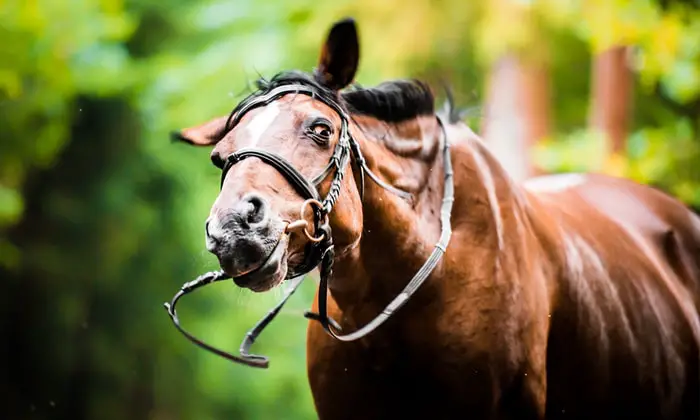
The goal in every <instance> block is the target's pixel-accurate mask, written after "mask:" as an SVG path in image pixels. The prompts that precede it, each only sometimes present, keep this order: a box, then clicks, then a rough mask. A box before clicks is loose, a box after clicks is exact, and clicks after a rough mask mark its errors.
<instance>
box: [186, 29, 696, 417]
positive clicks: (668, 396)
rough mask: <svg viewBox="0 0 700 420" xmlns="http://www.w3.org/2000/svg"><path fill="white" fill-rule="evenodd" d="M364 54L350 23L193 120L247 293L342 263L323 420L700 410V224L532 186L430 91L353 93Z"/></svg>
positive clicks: (310, 359) (594, 178)
mask: <svg viewBox="0 0 700 420" xmlns="http://www.w3.org/2000/svg"><path fill="white" fill-rule="evenodd" d="M358 61H359V42H358V36H357V31H356V27H355V24H354V22H353V21H352V20H350V19H346V20H342V21H339V22H337V23H336V24H335V25H334V26H333V27H332V29H331V31H330V32H329V34H328V38H327V39H326V41H325V43H324V44H323V48H322V50H321V54H320V60H319V64H318V67H317V68H316V69H315V71H314V72H313V73H312V74H307V73H302V72H284V73H280V74H278V75H277V76H275V77H274V78H272V79H271V80H269V81H261V82H260V83H259V91H257V92H255V93H253V94H252V95H251V96H250V97H248V98H246V99H245V100H244V101H243V102H241V104H239V105H238V106H237V107H236V109H235V110H234V111H233V113H231V115H230V116H223V117H219V118H216V119H213V120H212V121H209V122H206V123H204V124H202V125H199V126H195V127H191V128H187V129H184V130H182V131H180V132H179V137H180V138H181V139H183V140H185V141H187V142H189V143H191V144H194V145H199V146H213V150H212V153H211V159H212V161H213V163H214V164H215V165H216V166H218V167H220V168H222V169H224V174H223V177H222V184H221V192H220V194H219V196H218V197H217V198H216V200H215V202H214V204H213V206H212V208H211V213H210V215H209V217H208V218H207V220H206V227H205V232H206V245H207V249H208V250H209V251H211V252H212V253H213V254H214V255H216V256H217V257H218V259H219V262H220V265H221V267H222V269H223V270H224V271H225V272H226V273H228V275H230V276H232V277H233V278H234V282H235V283H236V284H237V285H238V286H240V287H244V288H248V289H250V290H253V291H256V292H264V291H267V290H269V289H271V288H274V287H276V286H278V285H279V284H281V283H282V282H283V281H284V280H285V279H286V278H289V277H291V276H292V275H296V274H299V273H303V272H307V271H308V270H310V269H311V268H313V267H314V266H315V264H318V263H319V261H321V258H325V259H326V260H328V261H326V262H327V265H322V267H326V270H325V271H324V273H325V274H324V276H322V277H323V278H325V279H326V280H327V283H326V284H325V285H324V284H323V282H322V285H321V286H323V287H320V289H319V290H320V292H319V293H320V295H318V294H317V303H314V305H313V309H314V310H319V309H320V313H319V317H318V318H316V319H312V320H311V321H309V322H310V323H309V327H308V335H307V369H308V377H309V383H310V386H311V391H312V394H313V398H314V402H315V407H316V411H317V413H318V416H319V418H321V419H389V418H436V419H458V418H459V419H461V418H474V419H487V418H488V419H542V418H577V419H593V418H595V419H613V418H623V417H624V418H644V419H693V420H696V419H698V418H699V417H700V386H699V379H700V366H699V364H698V360H699V358H698V356H699V351H700V316H699V314H698V308H699V306H700V220H699V218H698V217H697V216H696V215H694V214H692V213H691V212H690V211H689V210H688V209H687V208H686V207H685V206H684V205H683V204H682V203H680V202H679V201H677V200H675V199H674V198H671V197H669V196H667V195H665V194H663V193H661V192H659V191H657V190H654V189H652V188H650V187H646V186H643V185H639V184H636V183H634V182H631V181H628V180H624V179H618V178H612V177H609V176H603V175H594V174H567V175H552V176H547V177H542V178H535V179H532V180H530V181H527V182H525V183H523V184H516V183H515V182H514V181H513V180H512V179H511V178H509V176H508V175H507V173H506V171H505V170H504V169H503V167H502V166H501V165H500V164H499V162H498V161H497V160H496V159H495V158H494V156H493V154H492V153H490V152H489V150H488V149H487V147H486V146H485V145H484V143H483V142H482V140H481V139H480V138H479V137H478V136H477V135H475V134H474V133H473V132H472V131H471V130H470V129H469V128H468V127H467V126H466V125H465V124H464V123H463V122H461V121H459V118H458V112H457V111H456V110H455V109H453V108H449V109H447V110H446V111H445V112H444V113H440V112H436V111H435V109H434V98H433V94H432V92H431V90H430V89H429V88H428V86H427V85H425V84H424V83H421V82H419V81H415V80H397V81H389V82H385V83H382V84H380V85H378V86H376V87H372V88H360V87H357V86H354V85H352V81H353V79H354V76H355V72H356V69H357V64H358ZM300 93H301V94H300ZM311 180H313V182H312V181H311ZM314 197H315V198H314ZM321 197H325V199H321ZM450 232H451V236H450ZM330 239H332V246H328V247H327V248H324V250H321V251H320V252H318V253H317V254H318V255H317V256H318V258H316V259H315V260H314V259H313V258H311V259H310V257H309V256H310V255H312V254H313V255H316V254H314V252H315V251H314V250H316V248H314V244H316V243H319V242H322V241H327V240H330ZM436 244H438V245H436ZM329 250H332V253H331V254H328V252H329ZM442 252H444V255H443V254H442ZM329 255H330V257H329ZM436 255H437V257H435V256H436ZM426 260H428V261H430V266H429V267H428V268H426V266H427V265H428V264H427V263H426ZM309 261H312V263H309ZM324 264H325V263H324ZM331 264H332V269H331V268H330V266H331ZM300 267H303V268H304V269H302V268H300ZM417 272H418V274H416V273H417ZM421 276H422V277H425V283H424V284H422V286H420V288H418V287H417V285H420V283H421V281H422V279H419V280H420V281H415V282H414V281H411V284H410V285H409V286H410V287H407V284H408V282H409V279H412V278H413V279H414V280H415V279H416V278H418V277H421ZM326 277H327V278H326ZM326 287H327V288H328V291H326ZM409 289H410V293H408V292H407V290H409ZM415 289H417V290H415ZM414 291H415V293H414V294H412V293H413V292H414ZM326 293H327V295H326ZM411 294H412V295H411ZM324 298H327V301H326V299H324ZM392 299H393V300H392ZM390 302H391V304H389V306H387V304H388V303H390ZM319 303H320V304H321V305H320V306H321V307H319ZM401 305H403V306H402V307H401V308H400V309H398V308H399V307H400V306H401ZM397 309H398V310H397ZM324 312H327V313H328V314H330V315H329V317H326V318H324ZM389 315H391V316H389ZM378 316H379V318H378ZM331 317H332V319H334V320H336V322H337V323H338V324H339V325H338V326H337V328H330V327H329V321H328V320H329V319H331ZM319 319H321V320H323V319H326V321H325V322H318V321H319ZM377 319H380V321H381V322H375V320H377ZM368 324H369V325H371V328H367V327H366V326H367V325H368ZM380 324H381V325H380ZM363 328H365V329H364V330H362V329H363ZM358 329H360V330H362V331H364V332H363V334H360V335H358V336H355V337H353V339H337V338H336V337H337V336H339V334H340V333H341V332H342V333H348V334H352V332H353V331H357V330H358Z"/></svg>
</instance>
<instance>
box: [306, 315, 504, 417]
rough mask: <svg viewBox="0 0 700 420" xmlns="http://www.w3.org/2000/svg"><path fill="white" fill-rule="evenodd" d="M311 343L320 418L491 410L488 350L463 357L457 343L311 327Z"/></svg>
mask: <svg viewBox="0 0 700 420" xmlns="http://www.w3.org/2000/svg"><path fill="white" fill-rule="evenodd" d="M319 333H322V334H325V333H324V332H322V331H319ZM309 344H310V345H311V346H310V347H309V372H308V373H309V381H310V385H311V389H312V393H313V396H314V400H315V403H316V407H317V410H318V413H319V417H320V418H321V419H325V418H333V419H342V418H363V419H365V418H395V417H401V418H419V417H425V416H430V418H460V417H461V416H462V415H463V414H465V413H471V415H472V416H475V417H474V418H480V417H490V416H491V415H492V414H493V410H494V404H493V402H494V400H495V399H496V398H497V397H496V392H497V388H498V386H497V385H496V382H497V379H496V378H495V376H494V371H493V369H489V366H488V363H489V361H488V360H487V358H485V357H483V356H484V355H482V356H481V357H477V356H475V357H474V358H473V359H470V358H469V357H467V358H465V350H464V348H462V347H461V346H459V345H455V344H450V343H446V342H442V341H433V342H430V341H428V342H426V341H425V340H421V341H420V342H412V341H408V339H406V338H394V339H393V340H390V339H382V338H374V339H372V340H370V339H366V340H361V341H359V342H353V343H341V342H335V341H332V340H330V339H326V338H325V337H323V336H316V334H314V331H313V327H312V329H311V330H310V342H309ZM466 355H469V354H466ZM348 410H350V411H348ZM479 413H481V414H483V415H482V416H480V415H479Z"/></svg>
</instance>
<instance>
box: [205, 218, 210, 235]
mask: <svg viewBox="0 0 700 420" xmlns="http://www.w3.org/2000/svg"><path fill="white" fill-rule="evenodd" d="M204 233H205V234H206V235H207V238H211V233H209V220H207V221H206V223H204Z"/></svg>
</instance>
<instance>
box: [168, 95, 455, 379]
mask: <svg viewBox="0 0 700 420" xmlns="http://www.w3.org/2000/svg"><path fill="white" fill-rule="evenodd" d="M289 93H296V94H305V95H308V96H311V97H313V98H315V99H318V100H321V101H322V102H323V103H325V104H326V105H328V106H329V107H330V108H332V109H333V110H334V111H335V112H337V113H338V115H339V116H340V119H341V127H340V134H339V138H338V143H337V145H336V147H335V150H334V151H333V155H332V157H331V159H330V162H329V163H328V165H326V167H325V168H324V169H323V171H321V173H320V174H319V175H317V176H316V177H314V178H313V179H312V181H308V180H307V178H306V177H305V176H304V175H302V174H301V173H300V172H299V171H298V170H297V169H296V168H294V166H293V165H292V164H291V163H290V162H288V161H287V160H286V159H284V158H283V157H281V156H279V155H277V154H275V153H272V152H268V151H266V150H261V149H255V148H244V149H240V150H238V151H236V152H234V153H232V154H231V155H229V156H228V157H227V159H226V163H225V165H224V168H223V170H222V173H221V186H222V187H223V184H224V180H225V179H226V175H227V174H228V172H229V170H230V169H231V167H233V165H235V164H236V163H238V162H240V161H242V160H244V159H246V158H248V157H256V158H258V159H260V160H262V161H263V162H264V163H267V164H268V165H270V166H272V167H274V168H275V169H277V171H279V172H280V173H281V174H282V175H283V176H284V177H285V178H286V179H287V181H288V182H289V183H290V184H292V186H293V187H294V188H295V190H296V191H297V193H298V194H300V195H301V196H302V197H303V198H304V199H305V201H304V202H303V204H302V206H301V209H300V211H299V220H296V221H291V222H289V223H288V224H287V227H286V228H285V234H289V233H291V232H298V231H301V232H302V233H303V234H304V235H305V236H306V238H307V239H308V240H309V242H308V243H307V245H306V249H305V258H304V261H303V262H302V263H301V264H299V265H298V266H296V267H290V268H289V270H288V272H287V276H286V279H287V280H289V281H290V285H289V288H288V289H287V292H286V293H285V296H284V297H283V298H282V300H281V301H280V302H279V303H278V304H277V305H276V306H275V307H274V308H272V309H271V310H270V311H269V312H268V313H267V314H266V315H265V316H264V317H263V318H262V319H261V320H260V321H259V322H258V323H257V324H255V326H254V327H253V328H252V329H251V330H250V331H248V333H247V334H246V336H245V337H244V339H243V342H242V343H241V346H240V348H239V353H240V354H239V355H238V356H236V355H233V354H230V353H227V352H225V351H223V350H219V349H217V348H215V347H212V346H210V345H208V344H206V343H204V342H203V341H201V340H199V339H197V338H196V337H194V336H193V335H191V334H190V333H188V332H187V331H185V330H184V329H183V328H182V326H181V325H180V320H179V318H178V316H177V312H176V310H175V305H176V304H177V302H178V300H179V299H180V298H181V297H182V296H184V295H186V294H187V293H190V292H192V291H194V290H196V289H198V288H200V287H202V286H205V285H207V284H209V283H213V282H217V281H222V280H226V279H230V278H231V276H229V275H228V274H226V273H224V272H223V271H214V272H210V273H206V274H203V275H201V276H200V277H198V278H197V279H195V280H193V281H191V282H188V283H185V284H184V285H183V286H182V288H181V289H180V291H178V292H177V294H175V296H174V297H173V299H172V300H171V301H170V302H169V303H165V304H164V307H165V309H166V310H167V312H168V315H170V318H171V320H172V321H173V324H174V325H175V327H176V328H177V329H178V330H179V331H180V332H181V333H182V334H183V335H184V336H185V337H186V338H187V339H189V340H190V341H191V342H193V343H194V344H196V345H197V346H199V347H201V348H203V349H205V350H208V351H211V352H213V353H215V354H218V355H219V356H222V357H224V358H226V359H228V360H230V361H233V362H236V363H241V364H244V365H247V366H251V367H257V368H267V367H268V366H269V360H268V358H267V357H265V356H260V355H255V354H251V353H250V348H251V346H252V345H253V343H254V342H255V340H256V339H257V337H258V336H259V335H260V333H262V331H263V329H264V328H265V327H266V326H267V325H268V324H269V323H270V322H271V321H272V320H273V319H274V318H275V317H276V316H277V314H278V313H279V312H280V310H281V309H282V307H283V306H284V304H285V303H286V302H287V300H289V298H290V297H291V296H292V294H294V292H295V291H296V289H297V288H298V287H299V285H300V284H301V282H302V280H303V279H304V277H303V276H304V275H305V274H307V273H308V272H310V271H311V270H313V269H314V268H316V267H318V266H319V264H320V267H319V272H320V278H321V281H320V284H319V293H318V307H319V313H318V314H315V313H312V312H306V313H305V314H304V316H305V317H306V318H308V319H310V320H314V321H317V322H319V323H320V324H321V325H322V326H323V328H324V330H325V331H326V332H327V333H328V334H330V335H331V336H333V337H335V338H336V339H338V340H341V341H353V340H357V339H359V338H362V337H364V336H366V335H367V334H369V333H371V332H372V331H374V330H375V329H376V328H377V327H378V326H379V325H381V324H382V323H384V321H386V320H387V319H388V318H389V317H390V316H391V315H392V314H393V313H394V312H395V311H396V310H398V309H399V308H400V307H401V306H403V304H405V303H406V301H408V299H409V298H410V297H411V295H413V293H415V291H416V290H417V289H418V288H419V287H420V286H421V284H423V282H424V281H425V280H426V279H427V278H428V277H429V276H430V273H431V272H432V271H433V270H434V269H435V266H436V265H437V263H438V261H439V260H440V258H441V257H442V255H443V254H444V252H445V249H446V248H447V245H448V243H449V240H450V236H451V234H452V229H451V224H450V215H451V211H452V202H453V201H454V185H453V179H452V163H451V160H450V153H449V144H448V141H447V136H446V133H445V127H444V125H443V122H442V120H441V119H440V117H438V123H439V124H440V127H441V128H442V132H443V136H442V137H443V143H444V145H443V160H444V170H445V186H444V196H443V201H442V210H441V212H440V221H441V224H442V233H441V235H440V240H439V242H438V243H437V244H436V245H435V249H434V250H433V253H432V254H431V255H430V257H429V258H428V260H427V261H426V262H425V264H424V265H423V267H422V268H421V269H420V270H419V271H418V273H416V275H415V276H414V277H413V279H412V280H411V281H410V282H409V283H408V285H407V286H406V287H405V288H404V290H403V291H402V292H401V293H399V295H398V296H396V298H394V300H393V301H391V302H390V303H389V305H387V307H386V308H385V309H384V310H383V311H382V312H381V313H380V314H379V315H378V316H377V317H376V318H375V319H373V320H372V321H370V322H369V323H368V324H367V325H365V326H364V327H362V328H360V329H359V330H357V331H354V332H352V333H349V334H347V335H340V334H339V331H341V330H342V329H341V327H340V325H339V324H338V323H337V322H336V321H334V320H333V319H332V318H331V317H329V316H328V305H327V294H328V281H329V279H330V277H331V276H332V275H333V259H334V256H335V250H334V247H333V236H332V232H331V227H330V224H329V221H328V214H329V213H330V212H331V211H332V210H333V207H334V206H335V203H336V201H337V200H338V197H339V195H340V189H341V185H342V181H343V177H344V175H345V170H346V168H347V165H348V163H349V161H350V159H351V157H352V158H353V160H354V162H355V164H356V165H357V167H358V168H359V172H360V187H359V190H360V197H361V198H362V197H363V196H364V176H365V174H367V175H368V176H369V177H370V178H371V179H372V180H373V181H374V182H375V183H376V184H377V185H379V186H380V187H382V188H384V189H386V190H388V191H390V192H392V193H394V194H396V195H398V196H400V197H402V198H404V199H409V198H411V197H412V195H411V194H410V193H408V192H406V191H402V190H399V189H397V188H395V187H393V186H391V185H389V184H387V183H385V182H384V181H382V180H381V179H379V177H377V175H376V174H374V173H373V172H372V171H371V170H370V169H369V167H368V166H367V163H366V161H365V159H364V156H363V155H362V152H361V150H360V146H359V144H358V143H357V141H355V139H354V138H352V136H350V133H349V130H348V121H349V117H348V115H347V113H346V112H345V110H344V109H342V108H341V107H340V105H339V104H337V103H336V102H335V101H332V100H329V99H327V98H325V97H324V96H323V95H320V94H319V93H318V92H316V91H315V90H314V89H313V88H311V87H310V86H306V85H281V86H278V87H275V88H273V89H271V90H270V91H269V92H267V93H264V94H255V95H252V96H251V97H249V99H247V100H246V101H245V102H244V103H242V104H241V105H240V106H239V107H237V109H236V111H235V112H234V113H232V114H231V116H230V117H229V120H228V121H227V123H226V127H227V128H228V129H230V128H232V127H234V126H235V125H236V124H237V123H238V121H240V119H241V117H242V116H243V115H244V114H245V113H246V112H248V111H250V110H251V109H253V108H255V107H258V106H264V105H267V104H269V103H270V102H273V101H275V100H277V99H278V98H280V97H281V96H283V95H286V94H289ZM330 174H333V180H332V182H331V185H330V188H329V190H328V193H327V195H326V197H325V198H323V199H321V196H320V194H319V192H318V189H317V186H318V185H319V184H320V183H321V182H322V181H323V180H325V179H326V178H327V177H328V176H329V175H330ZM309 212H310V213H311V215H312V216H313V233H312V232H310V231H309V227H310V226H309V225H310V224H309V222H308V221H307V219H306V217H307V216H308V215H309Z"/></svg>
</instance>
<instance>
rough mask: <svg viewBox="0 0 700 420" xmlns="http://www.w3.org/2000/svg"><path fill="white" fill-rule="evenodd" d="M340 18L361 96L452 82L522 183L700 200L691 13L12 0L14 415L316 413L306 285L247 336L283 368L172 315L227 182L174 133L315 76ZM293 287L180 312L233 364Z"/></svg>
mask: <svg viewBox="0 0 700 420" xmlns="http://www.w3.org/2000/svg"><path fill="white" fill-rule="evenodd" d="M345 16H353V17H355V18H356V20H357V23H358V26H359V30H360V37H361V62H360V70H359V74H358V76H357V82H358V83H360V84H362V85H373V84H376V83H379V82H381V81H383V80H386V79H388V78H396V77H420V78H422V79H425V80H427V81H429V82H430V83H431V84H432V86H433V87H434V88H435V90H436V94H437V95H438V96H439V97H440V98H443V97H444V95H443V93H442V92H443V91H442V84H443V83H447V84H448V85H450V86H451V87H452V88H453V90H454V93H455V97H456V99H457V102H458V103H459V104H460V105H461V106H462V107H464V108H465V109H466V110H467V113H466V115H465V121H467V122H469V124H470V125H471V126H472V127H473V129H474V130H475V131H477V132H479V133H481V134H482V135H483V136H484V138H485V141H486V142H488V144H489V145H490V146H491V147H492V149H493V151H494V152H495V153H496V154H497V155H498V157H499V159H501V161H502V162H503V164H504V166H505V167H506V168H507V169H508V171H509V172H510V173H511V174H512V176H513V177H515V178H516V179H524V178H526V177H528V176H531V175H533V174H537V173H545V172H558V171H597V172H607V173H612V174H617V175H621V176H626V177H631V178H634V179H637V180H639V181H641V182H644V183H647V184H652V185H655V186H657V187H659V188H662V189H664V190H666V191H668V192H670V193H672V194H674V195H676V196H677V197H679V198H681V199H682V200H683V201H685V202H686V203H687V204H688V205H691V206H695V208H698V207H700V167H699V166H698V165H700V142H699V141H698V138H699V134H698V129H699V127H700V118H699V114H700V42H699V41H698V40H700V4H699V3H698V2H697V1H695V2H693V1H687V2H680V1H660V0H659V1H650V0H634V1H617V0H590V1H583V0H581V1H573V0H549V1H524V0H520V1H516V0H481V1H464V0H443V1H427V0H415V1H410V2H409V1H405V0H402V1H397V0H381V1H380V0H354V1H340V0H334V1H327V2H319V1H317V0H314V1H311V0H297V1H289V0H268V1H262V0H261V1H255V2H254V1H251V0H219V1H210V0H205V1H192V0H190V1H185V0H157V1H156V0H138V1H136V0H125V1H122V0H4V1H0V130H1V131H0V139H1V143H0V145H1V147H0V276H1V281H2V284H1V286H2V288H1V289H0V311H1V312H0V325H1V326H2V327H1V328H2V330H1V331H0V334H1V337H2V339H1V343H2V353H0V359H1V360H2V362H1V363H2V367H1V368H0V372H1V374H2V380H1V381H0V398H2V399H3V400H4V401H2V403H1V404H0V407H1V408H0V417H2V418H6V419H105V420H106V419H154V420H166V419H196V420H206V419H312V418H315V414H314V410H313V403H312V400H311V395H310V392H309V387H308V383H307V379H306V360H305V330H306V322H305V320H304V319H303V317H302V312H303V310H304V309H307V308H309V307H310V304H311V299H312V296H313V291H314V287H315V283H314V282H313V281H307V282H306V283H305V285H304V287H303V288H302V290H300V292H299V293H298V294H297V295H295V296H294V298H293V300H292V301H291V302H290V304H289V305H288V307H287V309H285V311H284V312H283V313H282V314H281V315H280V316H279V318H278V319H277V320H276V321H275V322H274V323H273V325H272V326H271V327H270V328H269V329H268V330H266V332H265V334H264V335H263V337H262V338H261V339H260V341H259V342H258V343H256V345H255V347H254V349H255V351H256V352H260V353H263V354H267V355H269V356H270V357H271V366H270V369H269V370H255V369H251V368H248V367H244V366H238V365H234V364H232V363H230V362H228V361H226V360H224V359H222V358H219V357H217V356H215V355H212V354H210V353H208V352H204V351H202V350H200V349H198V348H196V347H195V346H193V345H192V344H190V343H189V342H188V341H186V340H185V339H184V338H183V337H182V336H181V335H180V334H179V333H178V332H177V331H176V330H175V329H174V328H173V326H172V325H171V323H170V320H169V319H168V317H167V315H166V312H165V311H164V309H163V307H162V303H163V302H164V301H166V300H169V299H170V298H171V296H172V294H173V293H174V292H175V291H176V290H177V289H178V288H179V287H180V285H181V284H182V283H183V282H185V281H188V280H190V279H192V278H194V277H195V276H196V275H198V274H200V273H202V272H204V271H208V270H213V269H217V268H218V267H217V264H216V260H215V258H214V257H213V256H212V255H210V254H208V253H207V252H206V251H205V249H204V234H203V225H204V220H205V218H206V216H207V214H208V211H209V206H210V205H211V203H212V202H213V200H214V199H215V197H216V195H217V193H218V185H219V176H220V172H219V171H218V170H217V169H216V168H215V167H213V166H212V165H211V163H210V161H209V157H208V154H209V150H205V149H194V148H191V147H188V146H186V145H183V144H174V143H171V142H170V140H169V137H168V133H169V132H170V131H171V130H173V129H178V128H182V127H186V126H189V125H194V124H198V123H200V122H202V121H204V120H206V119H209V118H211V117H214V116H218V115H223V114H226V113H228V112H229V111H230V110H231V109H232V108H233V107H234V106H235V104H236V103H237V102H238V101H239V100H240V99H242V98H243V96H244V95H246V94H247V93H248V92H250V89H251V87H252V85H253V83H254V81H255V79H256V78H258V77H259V76H265V77H270V76H272V75H274V74H275V73H276V72H278V71H281V70H288V69H294V68H296V69H302V70H307V71H309V70H311V69H312V68H313V67H314V66H315V64H316V59H317V55H318V52H319V50H320V46H321V42H322V40H323V39H324V37H325V35H326V32H327V30H328V28H329V26H330V25H331V24H332V22H333V21H334V20H336V19H338V18H341V17H345ZM441 100H442V99H441ZM280 296H281V292H280V291H277V292H272V293H268V294H264V295H254V294H252V293H251V292H244V291H241V290H239V289H237V288H235V287H234V286H233V284H232V283H231V282H224V283H218V284H216V285H212V286H210V287H208V288H206V289H204V290H202V291H201V292H199V293H198V294H196V295H193V296H191V297H189V298H188V300H187V301H186V302H185V304H184V305H182V307H181V308H179V314H180V317H181V319H182V321H183V323H184V324H186V328H189V329H191V330H192V331H193V332H195V334H196V335H198V336H200V337H202V338H203V339H205V340H206V341H208V342H210V343H212V344H214V345H217V346H220V347H223V348H226V349H230V350H232V351H233V350H235V349H236V348H237V347H238V344H239V342H240V339H241V338H242V336H243V334H244V333H245V331H246V330H247V329H248V328H249V327H250V326H252V324H253V323H254V322H255V321H256V320H257V319H258V318H259V317H260V316H262V315H263V314H264V313H265V312H266V311H267V310H268V308H269V307H270V306H271V305H273V304H274V303H275V302H276V301H277V299H279V297H280ZM3 412H4V414H3Z"/></svg>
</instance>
